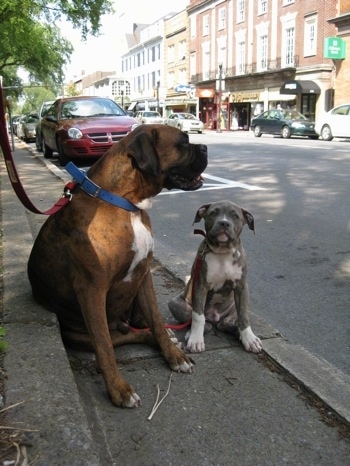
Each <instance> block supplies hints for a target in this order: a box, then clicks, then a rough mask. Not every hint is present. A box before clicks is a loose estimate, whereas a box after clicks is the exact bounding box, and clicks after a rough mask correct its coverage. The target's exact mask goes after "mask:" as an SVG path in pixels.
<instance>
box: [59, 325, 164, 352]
mask: <svg viewBox="0 0 350 466" xmlns="http://www.w3.org/2000/svg"><path fill="white" fill-rule="evenodd" d="M61 335H62V340H63V343H64V344H65V345H66V346H67V347H68V348H71V349H75V350H80V351H94V347H93V345H92V341H91V338H90V335H89V334H88V333H78V332H75V331H74V330H71V329H69V328H67V327H64V326H63V325H61ZM110 336H111V340H112V344H113V347H114V348H117V347H118V346H122V345H127V344H129V343H139V344H141V345H148V346H154V347H158V345H157V343H156V341H155V339H154V338H153V335H152V334H151V333H150V332H148V331H138V332H129V333H126V334H124V333H121V332H118V331H117V330H111V331H110Z"/></svg>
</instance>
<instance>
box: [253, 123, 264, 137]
mask: <svg viewBox="0 0 350 466" xmlns="http://www.w3.org/2000/svg"><path fill="white" fill-rule="evenodd" d="M261 135H262V132H261V130H260V126H259V125H256V126H254V136H255V137H256V138H260V137H261Z"/></svg>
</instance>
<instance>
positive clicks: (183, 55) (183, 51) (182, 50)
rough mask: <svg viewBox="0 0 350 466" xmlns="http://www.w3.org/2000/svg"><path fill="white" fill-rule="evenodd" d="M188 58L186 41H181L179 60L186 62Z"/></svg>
mask: <svg viewBox="0 0 350 466" xmlns="http://www.w3.org/2000/svg"><path fill="white" fill-rule="evenodd" d="M185 58H186V40H181V41H180V42H179V60H184V59H185Z"/></svg>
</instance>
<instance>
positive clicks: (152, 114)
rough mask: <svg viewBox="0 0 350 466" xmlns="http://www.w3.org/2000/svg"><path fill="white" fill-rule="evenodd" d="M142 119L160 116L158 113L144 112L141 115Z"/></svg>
mask: <svg viewBox="0 0 350 466" xmlns="http://www.w3.org/2000/svg"><path fill="white" fill-rule="evenodd" d="M143 116H144V117H146V118H150V117H151V118H152V117H160V114H159V113H158V112H144V114H143Z"/></svg>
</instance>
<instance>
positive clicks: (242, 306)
mask: <svg viewBox="0 0 350 466" xmlns="http://www.w3.org/2000/svg"><path fill="white" fill-rule="evenodd" d="M235 303H236V309H237V317H238V318H237V324H238V330H239V335H240V338H241V341H242V344H243V346H244V348H245V350H246V351H252V352H253V353H259V352H260V351H261V350H262V344H261V340H260V338H258V337H257V336H256V335H255V334H254V333H253V331H252V329H251V326H250V321H249V289H248V284H247V283H243V284H239V285H238V286H237V287H236V288H235Z"/></svg>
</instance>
